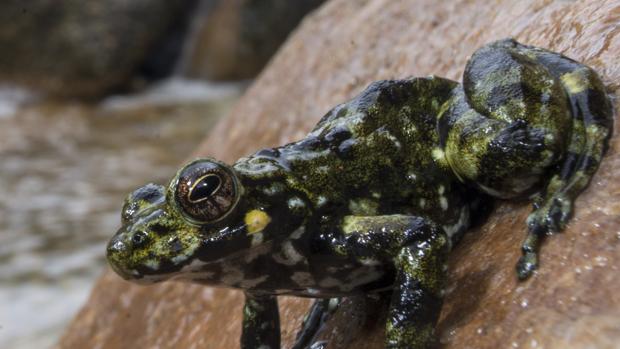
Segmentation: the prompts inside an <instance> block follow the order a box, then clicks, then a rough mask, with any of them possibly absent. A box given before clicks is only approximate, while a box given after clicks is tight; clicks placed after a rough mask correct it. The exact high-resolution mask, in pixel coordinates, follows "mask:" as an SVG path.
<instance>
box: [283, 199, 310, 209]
mask: <svg viewBox="0 0 620 349" xmlns="http://www.w3.org/2000/svg"><path fill="white" fill-rule="evenodd" d="M287 204H288V208H289V209H290V210H296V209H300V208H304V207H306V204H305V203H304V202H303V200H302V199H300V198H298V197H296V196H294V197H292V198H290V199H288V201H287Z"/></svg>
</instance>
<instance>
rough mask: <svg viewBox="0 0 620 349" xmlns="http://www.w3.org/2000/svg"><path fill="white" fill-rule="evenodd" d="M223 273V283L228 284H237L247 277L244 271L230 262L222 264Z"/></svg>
mask: <svg viewBox="0 0 620 349" xmlns="http://www.w3.org/2000/svg"><path fill="white" fill-rule="evenodd" d="M222 275H223V276H222V280H221V281H222V284H224V285H228V286H237V285H238V284H239V283H240V282H241V281H243V280H244V279H245V276H244V274H243V271H242V270H241V269H239V268H237V267H233V266H231V265H230V264H223V265H222Z"/></svg>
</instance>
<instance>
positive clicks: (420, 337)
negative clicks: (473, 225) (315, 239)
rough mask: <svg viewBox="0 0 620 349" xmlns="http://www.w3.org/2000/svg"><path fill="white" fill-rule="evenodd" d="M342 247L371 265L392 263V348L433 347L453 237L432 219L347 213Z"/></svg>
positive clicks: (389, 339) (339, 238) (388, 338)
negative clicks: (447, 258)
mask: <svg viewBox="0 0 620 349" xmlns="http://www.w3.org/2000/svg"><path fill="white" fill-rule="evenodd" d="M341 234H342V235H340V236H338V235H332V236H331V238H335V239H333V240H332V241H338V243H337V244H336V250H337V252H338V253H340V254H344V255H346V256H347V257H348V258H352V259H355V260H357V261H358V262H360V263H362V264H365V265H369V264H374V263H387V264H388V265H392V266H393V267H394V271H395V274H396V277H395V279H394V284H393V293H392V298H391V301H390V308H389V313H388V320H387V324H386V347H387V348H409V349H419V348H427V347H428V346H429V345H430V344H431V343H432V342H433V338H434V329H435V325H436V323H437V319H438V318H439V311H440V309H441V305H442V296H441V293H442V287H443V283H444V277H445V269H446V268H445V262H446V255H447V249H448V248H447V237H446V235H445V232H444V231H443V230H442V229H441V228H440V227H439V226H438V225H436V224H434V223H433V222H432V221H430V220H428V219H426V218H421V217H413V216H404V215H390V216H374V217H360V216H347V217H345V219H344V221H343V225H342V230H341Z"/></svg>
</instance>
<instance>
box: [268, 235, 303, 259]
mask: <svg viewBox="0 0 620 349" xmlns="http://www.w3.org/2000/svg"><path fill="white" fill-rule="evenodd" d="M273 260H274V261H276V263H280V264H284V265H295V264H297V263H299V262H301V261H303V260H305V257H304V256H303V255H301V254H300V253H299V252H297V250H296V249H295V246H293V243H292V242H291V240H286V241H284V242H283V243H282V253H281V254H274V255H273Z"/></svg>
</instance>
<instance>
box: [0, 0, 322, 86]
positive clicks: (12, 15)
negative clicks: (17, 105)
mask: <svg viewBox="0 0 620 349" xmlns="http://www.w3.org/2000/svg"><path fill="white" fill-rule="evenodd" d="M322 2H323V0H299V1H295V2H294V3H293V2H290V1H287V0H227V1H218V0H184V1H167V0H133V1H125V0H103V1H81V0H63V1H60V2H59V1H53V0H31V1H28V2H24V1H19V0H8V1H4V2H3V3H2V5H0V52H2V55H0V82H3V83H14V84H15V83H16V84H19V85H23V86H27V87H29V88H31V89H34V90H38V91H43V92H45V93H47V94H52V95H55V96H63V97H82V98H83V97H88V98H94V97H101V96H103V95H105V94H107V93H110V92H118V91H119V90H120V91H123V90H126V89H128V88H130V87H132V84H136V82H137V81H136V80H138V82H139V78H140V77H141V78H143V79H153V78H162V77H164V76H167V75H170V74H171V73H172V72H173V70H175V69H176V70H178V71H177V73H178V74H180V75H183V76H186V77H189V78H203V79H210V80H239V79H250V78H252V77H254V76H255V75H256V74H258V72H260V70H261V69H262V67H263V66H264V65H265V63H266V62H267V60H269V58H270V57H271V55H272V54H273V53H274V52H275V51H276V50H277V48H278V47H279V46H280V44H281V43H282V42H283V41H284V39H285V38H286V36H287V35H288V33H289V32H290V31H291V30H292V29H293V28H295V26H296V25H297V24H298V23H299V21H300V20H301V18H302V17H303V16H304V15H305V14H306V13H307V12H308V11H311V10H312V9H314V8H315V7H317V6H318V5H319V4H321V3H322Z"/></svg>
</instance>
